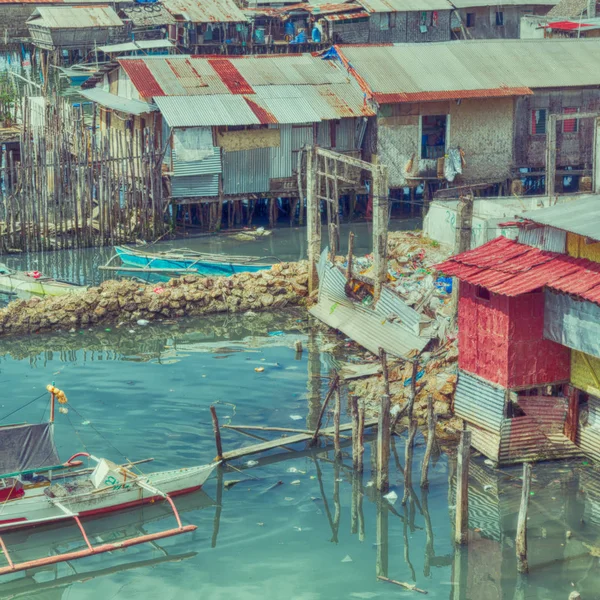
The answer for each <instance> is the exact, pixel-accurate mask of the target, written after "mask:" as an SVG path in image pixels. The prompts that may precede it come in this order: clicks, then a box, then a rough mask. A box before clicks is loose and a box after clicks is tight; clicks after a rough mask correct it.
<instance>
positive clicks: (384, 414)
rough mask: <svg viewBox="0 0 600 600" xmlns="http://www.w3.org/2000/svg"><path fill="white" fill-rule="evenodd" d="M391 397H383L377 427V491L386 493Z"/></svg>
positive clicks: (388, 482) (387, 484)
mask: <svg viewBox="0 0 600 600" xmlns="http://www.w3.org/2000/svg"><path fill="white" fill-rule="evenodd" d="M389 465H390V397H389V396H388V395H387V394H384V395H383V396H381V403H380V406H379V424H378V426H377V489H378V490H379V491H380V492H381V493H386V492H387V491H388V489H389V484H390V478H389V468H390V466H389Z"/></svg>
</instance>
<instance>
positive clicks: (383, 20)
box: [379, 13, 390, 31]
mask: <svg viewBox="0 0 600 600" xmlns="http://www.w3.org/2000/svg"><path fill="white" fill-rule="evenodd" d="M389 28H390V13H381V15H380V17H379V29H380V31H387V30H388V29H389Z"/></svg>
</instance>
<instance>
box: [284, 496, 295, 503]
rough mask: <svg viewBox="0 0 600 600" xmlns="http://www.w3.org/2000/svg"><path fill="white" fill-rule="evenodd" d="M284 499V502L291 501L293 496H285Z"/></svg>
mask: <svg viewBox="0 0 600 600" xmlns="http://www.w3.org/2000/svg"><path fill="white" fill-rule="evenodd" d="M284 500H285V501H286V502H291V501H292V500H293V498H290V497H289V496H286V497H285V498H284Z"/></svg>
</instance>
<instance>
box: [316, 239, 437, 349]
mask: <svg viewBox="0 0 600 600" xmlns="http://www.w3.org/2000/svg"><path fill="white" fill-rule="evenodd" d="M326 252H327V250H325V251H324V253H323V254H324V255H325V256H326ZM345 285H346V277H345V275H344V274H343V273H342V272H341V271H340V270H339V268H337V267H334V266H333V265H332V264H331V263H330V262H329V261H327V260H326V258H324V257H323V256H322V257H321V260H320V261H319V301H318V303H317V304H316V305H315V306H313V307H312V308H311V309H310V311H309V312H310V313H311V314H312V315H313V316H315V317H317V318H318V319H320V320H321V321H323V322H324V323H326V324H328V325H329V326H330V327H333V328H335V329H339V330H340V331H342V332H343V333H345V334H346V335H347V336H348V337H350V338H352V339H353V340H355V341H356V342H357V343H358V344H360V345H361V346H363V347H365V348H366V349H367V350H369V351H371V352H374V353H377V352H378V351H379V348H384V349H385V350H386V352H387V353H388V354H391V355H393V356H399V357H403V358H406V357H407V356H409V355H410V354H411V353H412V352H414V350H418V351H422V350H423V349H424V348H425V346H426V345H427V343H428V342H429V338H428V337H425V336H418V335H415V334H414V333H413V332H412V331H411V330H410V329H409V328H407V327H405V326H404V325H403V324H400V323H397V322H390V321H388V320H387V317H388V316H389V314H390V312H389V311H386V308H384V305H383V304H382V303H381V301H380V302H378V303H377V306H376V308H375V310H373V309H372V308H367V307H364V306H362V305H361V304H358V303H355V302H352V301H351V300H349V299H348V298H347V297H346V294H345V291H344V289H345ZM382 296H383V293H382ZM395 299H396V305H395V306H394V307H393V310H392V314H400V313H402V312H403V309H402V307H401V305H403V304H404V303H403V302H402V300H400V298H398V297H397V296H395ZM406 308H407V309H409V310H412V309H410V308H409V307H406Z"/></svg>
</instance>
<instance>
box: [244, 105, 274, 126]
mask: <svg viewBox="0 0 600 600" xmlns="http://www.w3.org/2000/svg"><path fill="white" fill-rule="evenodd" d="M244 100H245V101H246V104H247V105H248V106H249V107H250V110H251V111H252V112H253V113H254V114H255V115H256V117H257V118H258V120H259V121H260V122H261V124H262V125H268V124H269V123H277V119H276V118H275V115H273V114H271V113H270V112H269V111H268V110H267V109H266V108H263V107H262V106H259V105H258V104H257V103H256V102H254V101H253V100H250V98H244Z"/></svg>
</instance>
